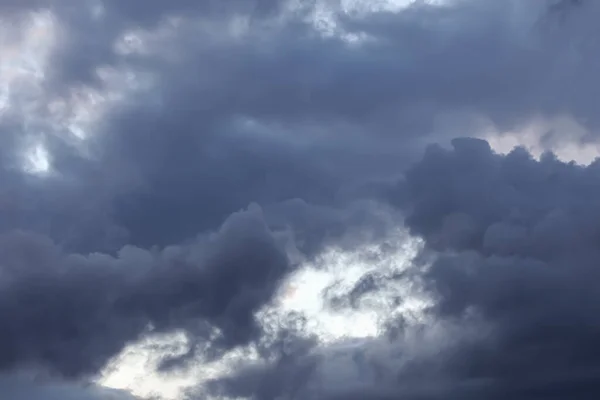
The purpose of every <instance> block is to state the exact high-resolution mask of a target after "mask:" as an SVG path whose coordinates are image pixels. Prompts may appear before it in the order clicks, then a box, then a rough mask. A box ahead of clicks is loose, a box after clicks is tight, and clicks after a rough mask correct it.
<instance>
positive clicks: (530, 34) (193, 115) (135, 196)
mask: <svg viewBox="0 0 600 400" xmlns="http://www.w3.org/2000/svg"><path fill="white" fill-rule="evenodd" d="M66 4H67V3H61V2H59V3H56V4H55V5H54V6H53V7H54V8H53V9H54V11H55V13H56V14H57V18H58V20H59V21H61V23H62V24H63V25H64V26H63V27H62V30H63V32H62V33H61V36H60V38H61V40H60V43H59V49H58V52H57V53H56V54H55V55H56V57H55V60H54V61H55V62H58V63H59V64H61V65H55V66H54V67H53V68H54V70H53V71H54V72H56V73H58V75H52V74H50V75H49V76H52V77H53V78H54V79H53V80H51V81H50V82H48V85H49V86H50V87H56V88H59V87H66V88H69V87H70V86H69V85H71V84H73V82H74V81H73V79H75V80H76V81H77V80H81V79H80V78H81V77H84V76H88V78H89V77H93V76H92V75H93V71H94V69H95V68H96V67H98V66H102V65H105V64H108V65H113V66H115V67H116V68H124V67H131V68H133V69H134V70H137V71H139V72H150V73H152V74H154V76H155V77H156V79H157V84H156V86H155V87H154V88H153V89H152V90H150V91H148V92H145V93H143V94H142V95H140V96H139V97H136V96H134V97H133V98H131V99H129V103H128V104H126V105H123V104H121V105H120V106H119V108H118V109H114V110H112V111H111V112H110V113H108V115H106V116H104V118H103V121H102V123H101V126H100V127H99V128H97V130H98V131H100V132H99V133H98V134H97V135H96V137H95V138H94V139H92V141H91V142H93V144H92V145H91V147H92V149H93V151H92V153H93V154H94V157H93V158H92V159H91V160H86V159H83V158H79V159H78V157H77V156H76V155H74V152H75V153H76V151H74V150H73V149H68V148H67V149H66V150H65V149H54V154H53V155H54V164H55V166H56V168H58V169H59V172H60V173H61V174H65V173H67V174H73V172H72V171H73V170H74V169H75V170H78V171H79V170H81V171H83V172H78V173H77V174H75V175H74V176H72V178H71V181H72V182H73V181H75V182H81V183H82V185H81V187H79V188H75V189H72V191H74V192H77V193H82V194H83V197H79V195H77V196H75V195H73V196H74V197H73V198H75V199H76V200H77V201H74V202H73V203H75V202H79V203H81V202H84V200H81V199H82V198H85V194H88V195H89V196H90V197H91V198H93V200H94V203H95V204H98V206H95V207H94V209H95V210H98V209H102V210H103V211H102V212H97V215H98V217H97V218H96V219H94V222H93V223H88V224H84V225H85V226H86V227H87V226H96V227H97V226H106V227H107V228H105V229H107V230H110V232H109V233H106V234H105V233H103V232H102V229H98V228H94V229H92V228H86V229H89V230H90V231H91V232H90V233H88V234H86V235H84V236H85V237H87V238H88V239H85V240H83V239H78V240H80V243H73V244H72V245H73V247H74V248H77V249H80V250H85V251H87V250H89V249H94V247H93V245H92V244H91V243H93V242H94V241H98V242H100V239H99V238H105V239H102V240H103V241H104V242H105V243H106V244H104V246H105V247H100V249H102V250H104V249H105V248H107V247H110V246H113V249H114V246H115V245H114V243H125V240H127V239H126V238H127V235H126V234H129V239H130V240H131V242H132V243H134V244H140V245H153V244H161V245H164V244H168V243H171V242H177V241H179V240H182V239H183V238H185V237H188V236H189V235H192V234H194V233H195V232H197V231H198V230H203V229H206V228H214V227H216V225H218V223H219V222H220V221H222V220H223V218H225V217H226V216H227V215H228V214H229V213H231V212H232V211H234V210H236V209H239V208H241V207H244V206H245V205H247V204H248V203H249V202H251V201H257V202H260V203H271V202H278V201H281V200H286V199H289V198H296V197H297V198H301V199H303V200H305V201H307V202H308V203H317V204H333V203H335V200H337V199H339V196H338V195H339V193H340V190H341V189H342V188H343V187H345V186H352V185H358V184H360V183H361V182H362V181H364V180H365V179H371V178H373V177H377V178H378V177H383V178H390V176H393V175H395V174H397V173H398V171H400V170H401V168H402V167H403V166H404V165H406V163H407V162H408V160H410V159H411V157H414V155H411V154H413V153H414V154H418V150H417V149H419V148H420V143H421V142H422V140H423V136H426V135H427V134H429V133H431V132H432V131H436V130H438V129H439V124H440V123H443V124H444V125H445V126H444V130H447V131H449V132H453V131H454V130H455V128H465V129H472V128H473V127H472V126H471V125H470V123H468V121H470V118H471V117H472V116H487V117H489V118H491V119H492V120H494V121H495V122H497V123H498V124H500V125H503V126H505V127H513V126H514V125H518V124H520V123H522V122H523V123H524V122H526V121H528V120H529V118H530V117H531V116H532V115H535V114H537V113H542V114H544V113H547V114H549V115H552V114H553V113H554V112H556V111H557V110H560V111H561V112H562V111H564V112H566V113H572V114H573V115H575V116H577V117H582V118H584V117H589V123H590V124H592V125H593V119H594V115H595V112H591V111H592V110H591V109H590V107H591V104H593V101H592V100H593V99H594V98H595V97H596V96H595V94H594V93H592V92H593V90H594V87H595V85H589V84H587V83H586V82H589V81H593V80H594V79H595V73H594V74H591V70H588V69H587V68H589V67H588V66H589V65H591V62H592V61H594V60H595V59H596V56H595V55H596V54H597V52H595V51H594V49H593V46H592V47H591V48H590V47H585V46H580V45H579V41H578V40H579V39H581V38H584V37H585V35H586V32H587V33H589V32H590V31H589V30H588V31H586V29H587V27H589V26H591V25H590V24H591V22H590V21H587V20H584V21H582V22H581V23H578V21H579V20H578V18H579V19H581V18H584V19H585V18H586V17H585V16H584V17H582V16H581V15H580V14H586V15H596V13H597V9H596V8H595V6H593V5H587V4H586V5H585V7H587V9H586V12H585V13H583V12H580V10H579V9H578V8H577V9H576V10H571V11H572V12H571V14H573V15H574V16H569V18H567V21H566V22H565V23H563V24H562V25H559V24H554V25H556V26H558V27H557V28H556V29H555V30H554V31H552V30H550V29H545V28H544V27H543V26H542V25H544V24H538V22H539V21H540V20H542V21H550V20H551V18H549V17H547V15H546V13H545V12H544V10H546V9H545V3H544V2H539V3H531V4H529V3H528V5H523V3H522V2H512V1H508V2H493V1H487V0H486V1H468V2H460V3H454V2H452V3H449V5H448V6H444V7H441V8H440V7H434V6H424V5H421V6H413V7H412V8H409V9H407V10H404V11H402V12H399V13H394V14H393V13H386V12H381V13H376V14H375V15H371V16H365V17H356V16H353V17H351V16H348V15H346V16H342V15H338V17H339V18H338V27H339V28H340V29H342V30H343V29H345V30H346V31H348V32H349V33H361V32H362V33H365V34H367V35H370V36H371V37H372V38H373V39H374V40H373V41H371V42H369V41H367V42H365V43H362V44H354V45H353V44H349V43H347V42H345V41H344V40H342V39H340V38H339V37H335V36H334V37H324V36H322V35H320V34H318V33H317V32H316V31H315V29H314V27H313V26H312V25H310V24H308V23H306V22H300V20H301V18H300V17H305V16H306V15H307V14H306V13H300V14H299V15H296V17H291V16H289V15H288V17H287V18H289V24H281V23H280V24H276V23H274V21H275V17H274V16H275V15H277V13H276V12H275V10H277V9H280V8H281V7H279V6H278V5H277V4H276V3H275V2H273V3H271V2H265V3H261V4H259V6H258V8H257V9H258V10H259V11H261V12H258V16H259V17H257V18H255V19H254V21H253V22H252V23H250V24H249V25H247V26H246V28H244V29H242V30H241V32H242V33H241V34H237V36H236V35H234V34H233V33H232V31H231V30H230V27H231V26H232V24H231V21H232V16H235V15H248V13H249V12H250V9H253V6H252V5H246V3H244V4H242V2H233V3H230V2H227V3H226V4H225V3H223V4H221V3H210V4H209V3H207V2H199V3H194V4H195V5H194V7H195V8H194V10H193V11H192V10H190V9H189V7H192V3H191V2H187V1H182V2H173V3H172V4H171V3H164V2H160V3H159V2H151V3H148V4H146V3H144V4H145V6H144V7H142V9H141V10H139V12H136V13H134V12H133V11H132V10H133V9H134V8H133V7H134V6H135V5H136V4H138V3H137V2H127V3H125V2H105V3H104V6H105V11H104V14H101V13H100V14H94V13H93V12H92V11H91V10H92V8H91V6H92V4H91V3H90V4H87V3H86V4H85V5H84V4H83V3H81V4H79V5H77V6H76V5H73V4H71V5H70V6H69V7H67V6H66ZM139 4H141V3H139ZM330 5H331V7H333V9H334V10H336V8H335V4H334V3H330ZM306 7H307V8H308V9H310V7H311V6H310V5H307V6H306ZM581 8H583V6H582V7H581ZM262 11H273V13H275V14H273V13H271V12H262ZM171 13H173V14H182V15H185V16H186V17H189V21H191V22H189V23H183V24H182V26H180V27H179V28H177V29H174V31H173V34H174V37H173V38H172V39H168V40H167V39H165V40H166V41H165V42H164V43H155V44H154V45H152V44H151V45H150V48H151V50H153V51H155V52H156V54H154V55H151V56H143V55H135V54H133V55H132V54H130V55H119V54H116V53H115V52H114V41H115V40H116V39H117V38H118V37H119V36H121V35H122V34H123V33H124V32H125V31H126V30H127V29H129V28H137V27H139V26H143V27H147V28H152V26H151V25H152V24H150V25H148V24H144V21H146V22H148V21H158V20H160V19H161V18H160V17H159V16H163V17H164V16H167V15H169V14H171ZM136 18H137V19H136ZM132 20H135V24H134V23H133V22H131V21H132ZM124 21H129V22H127V23H126V22H124ZM215 21H219V22H215ZM545 25H551V26H553V27H554V25H552V24H550V23H548V24H545ZM545 25H544V26H545ZM584 27H585V28H586V29H584ZM590 29H591V28H590ZM565 32H566V33H565ZM563 34H564V35H563ZM561 35H563V36H564V37H566V38H562V40H554V39H556V38H561ZM73 41H75V42H73ZM571 42H573V43H575V47H569V48H574V49H576V51H577V56H578V57H579V58H572V59H569V60H570V61H569V62H568V63H567V62H566V61H561V60H565V59H566V58H565V57H563V56H565V54H567V53H566V52H567V47H568V46H567V45H568V44H569V43H571ZM152 46H154V47H152ZM167 50H168V51H167ZM569 54H570V53H569ZM573 57H575V56H573ZM90 73H92V75H89V74H90ZM557 74H559V75H560V74H562V75H560V79H558V78H556V77H557V76H558V75H557ZM86 79H87V78H84V81H85V80H86ZM570 83H572V85H571V86H570V90H571V92H572V93H573V94H572V95H571V96H563V95H562V94H563V93H564V92H563V91H562V90H563V89H561V88H563V87H564V86H569V85H570ZM96 84H97V85H99V87H102V83H101V82H98V81H97V82H96ZM65 85H66V86H65ZM557 85H558V86H557ZM580 89H581V90H580ZM584 89H585V90H584ZM57 90H58V89H57ZM60 90H62V89H60ZM60 90H58V92H60ZM557 102H559V103H560V104H559V103H557ZM550 103H552V104H550ZM588 111H589V112H588ZM454 112H460V113H466V114H467V115H468V116H469V117H468V118H466V119H465V121H462V120H461V119H460V118H459V119H457V121H458V122H456V123H452V124H446V123H445V122H443V121H445V120H443V117H444V116H447V115H448V114H452V113H454ZM440 118H442V119H440ZM440 121H442V122H440ZM446 125H456V126H446ZM592 125H590V126H592ZM444 135H446V134H444ZM74 160H75V161H76V162H75V163H74ZM85 171H91V172H89V173H87V172H85ZM128 179H131V180H128ZM92 181H93V182H102V183H101V184H100V185H98V188H96V189H94V188H90V187H89V186H90V185H86V184H85V183H86V182H92ZM115 181H119V184H118V185H115V184H114V182H115ZM115 186H116V187H115ZM60 187H61V186H60V185H59V186H58V188H60ZM57 196H58V197H60V196H61V195H60V194H59V195H57ZM69 198H72V197H69ZM98 198H101V199H106V200H103V201H101V202H100V201H98V200H97V199H98ZM85 201H90V202H91V200H85ZM99 203H102V205H100V204H99ZM56 214H61V213H58V212H56ZM158 214H160V215H169V217H168V218H161V220H160V221H154V219H155V218H160V217H157V215H158ZM80 216H81V214H78V217H77V218H75V219H74V220H76V221H81V220H82V218H81V217H80ZM102 218H104V219H105V220H108V222H101V221H102ZM72 224H73V223H67V224H62V226H63V227H65V226H70V225H72ZM56 225H59V224H58V223H54V224H53V226H56ZM150 225H152V227H150ZM62 229H64V228H62ZM80 229H83V227H77V228H76V229H75V230H80ZM59 231H60V229H59ZM114 232H116V233H114ZM44 233H46V232H44ZM59 233H60V234H62V235H63V236H68V237H69V239H64V240H67V241H69V240H70V241H71V242H73V241H74V239H72V238H73V237H76V236H77V235H68V234H66V233H61V232H59ZM59 233H57V234H55V235H56V237H57V240H58V236H59ZM113 236H116V237H117V239H114V238H113ZM64 240H63V238H60V240H58V241H60V242H63V241H64Z"/></svg>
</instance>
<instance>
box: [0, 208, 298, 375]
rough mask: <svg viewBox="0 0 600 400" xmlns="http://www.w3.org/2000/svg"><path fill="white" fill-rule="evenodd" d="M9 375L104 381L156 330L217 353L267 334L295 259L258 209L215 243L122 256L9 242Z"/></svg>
mask: <svg viewBox="0 0 600 400" xmlns="http://www.w3.org/2000/svg"><path fill="white" fill-rule="evenodd" d="M0 259H1V260H2V265H1V269H0V271H1V273H2V276H1V280H0V285H1V291H0V321H1V324H0V326H1V328H0V366H1V367H2V368H3V369H5V370H6V369H11V368H14V367H17V366H29V365H34V366H36V365H39V366H42V367H45V368H49V369H50V370H53V371H55V372H58V373H61V374H64V375H68V376H79V375H85V374H89V373H95V372H98V370H99V369H100V368H102V367H103V366H104V364H105V363H106V362H107V361H108V359H109V358H110V357H111V356H114V355H116V353H118V352H119V351H120V350H121V349H122V348H123V347H124V346H125V345H126V344H127V343H129V342H130V341H132V340H135V339H137V338H139V337H140V336H141V335H142V334H144V333H145V332H147V330H148V329H151V330H152V331H156V332H169V331H172V330H175V329H179V330H184V331H185V332H187V333H188V334H189V335H191V337H192V338H194V339H195V340H201V339H202V338H204V339H208V338H209V337H210V336H211V335H212V334H213V327H214V328H217V329H219V330H220V335H219V337H220V338H217V339H216V341H214V342H213V343H212V344H213V346H215V348H216V349H218V348H220V347H225V348H229V347H232V346H235V345H238V344H243V343H247V342H248V341H250V340H252V339H255V338H257V337H258V335H259V333H260V332H259V331H260V328H259V327H258V325H257V324H256V321H255V320H254V312H256V311H257V309H258V308H259V307H261V306H262V305H263V304H265V303H266V302H267V301H269V299H270V297H271V294H272V293H273V292H274V290H275V288H276V286H277V283H278V281H279V280H280V279H281V277H282V276H283V275H284V274H285V273H286V272H287V271H288V262H287V257H286V256H285V253H283V252H282V250H281V249H280V247H279V245H278V244H277V240H276V238H275V237H274V236H273V235H272V234H271V232H270V231H269V230H268V228H267V227H266V225H265V224H264V222H263V217H262V213H261V210H260V209H259V208H258V207H256V206H253V207H251V208H250V209H249V210H247V211H242V212H239V213H236V214H234V215H232V216H231V217H229V218H228V219H227V221H225V223H224V224H223V226H222V227H221V229H220V230H219V231H218V232H217V233H215V234H213V235H210V236H208V237H200V238H198V239H196V240H194V241H191V242H190V243H188V244H184V245H180V246H171V247H168V248H165V249H164V250H162V251H158V250H144V249H140V248H135V247H125V248H123V249H122V250H121V251H120V252H119V254H118V256H117V257H111V256H108V255H103V254H91V255H89V256H82V255H76V254H71V255H69V254H63V253H62V252H61V250H60V249H59V248H57V247H56V246H54V245H53V244H52V243H51V242H50V241H49V240H48V239H46V238H43V237H39V236H35V235H30V234H25V233H13V234H7V235H4V236H3V237H2V240H1V242H0Z"/></svg>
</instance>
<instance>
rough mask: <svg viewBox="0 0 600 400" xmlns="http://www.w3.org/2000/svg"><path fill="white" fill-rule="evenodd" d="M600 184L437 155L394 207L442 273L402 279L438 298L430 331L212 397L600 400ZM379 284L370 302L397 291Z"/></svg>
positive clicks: (270, 374) (235, 384)
mask: <svg viewBox="0 0 600 400" xmlns="http://www.w3.org/2000/svg"><path fill="white" fill-rule="evenodd" d="M598 182H600V161H596V162H595V163H592V164H591V165H589V166H581V165H577V164H574V163H564V162H562V161H559V160H557V159H556V157H554V156H553V155H552V154H546V155H544V156H542V158H541V160H539V161H537V160H535V159H533V158H532V157H531V155H530V154H528V153H527V152H526V151H525V150H523V149H521V148H517V149H515V150H514V151H512V152H511V153H510V154H508V155H499V154H496V153H494V152H493V151H492V150H491V149H490V147H489V145H488V143H487V142H485V141H482V140H479V139H457V140H454V141H453V143H452V148H450V149H447V148H444V147H441V146H439V145H434V146H431V147H429V148H428V149H427V151H426V152H425V155H424V156H423V159H422V160H421V161H419V162H418V163H416V164H415V165H414V166H413V167H412V168H411V169H409V171H408V172H407V173H406V176H405V179H404V180H403V181H402V182H401V183H400V184H399V186H401V187H402V190H401V191H398V193H401V195H398V196H397V197H394V198H393V202H394V204H396V205H397V206H399V207H400V208H401V209H402V210H404V212H405V213H406V225H407V227H408V228H409V229H410V230H411V232H412V233H413V234H414V235H416V236H419V237H422V238H423V239H424V240H425V250H424V251H425V252H426V254H425V256H426V258H425V259H428V260H432V261H433V262H432V264H431V265H429V266H422V264H420V263H418V262H416V263H415V266H414V269H415V270H414V271H412V270H411V271H407V272H408V273H407V275H406V276H404V277H399V279H405V280H406V282H407V284H409V283H411V282H415V281H414V279H415V277H418V280H419V285H422V290H425V292H426V293H430V294H431V296H432V301H433V303H432V305H431V307H430V308H429V310H428V312H427V314H426V315H425V316H424V317H423V318H424V319H423V320H422V321H421V322H420V323H418V324H416V325H410V324H408V325H404V326H402V324H400V326H399V330H398V331H397V332H396V334H395V335H392V336H390V337H389V338H385V337H384V336H383V335H382V336H381V337H380V338H370V339H365V340H362V341H358V342H356V343H354V344H351V345H348V346H346V347H344V346H343V344H342V343H341V342H340V343H337V344H333V345H322V346H320V347H319V346H317V347H314V348H311V349H310V350H309V351H308V352H304V353H299V354H292V355H287V354H284V355H282V356H281V357H280V358H279V359H278V361H276V362H275V363H266V365H265V364H258V366H257V365H251V366H250V367H248V368H247V369H239V370H237V371H235V372H234V373H232V374H231V375H230V376H228V377H224V378H222V379H217V380H215V381H213V382H211V384H210V385H207V386H205V387H204V390H209V391H211V390H212V391H214V393H219V394H227V395H230V396H233V397H235V396H242V397H243V396H249V397H250V398H252V399H269V398H273V397H276V396H279V395H289V396H290V397H291V398H298V399H305V398H327V399H342V398H343V399H349V398H350V399H352V398H356V399H359V398H361V399H394V398H400V397H401V398H405V399H415V400H416V399H420V400H423V399H426V400H429V399H431V400H434V399H435V400H437V399H474V400H475V399H477V400H481V399H503V398H512V399H519V400H520V399H523V400H531V399H540V400H541V399H564V398H572V399H582V400H587V399H593V398H596V397H597V396H598V393H599V391H600V386H599V385H598V377H599V374H600V368H599V367H600V348H599V347H598V343H597V337H598V334H600V319H599V318H598V315H599V312H600V309H599V306H598V304H600V298H599V297H598V291H597V287H596V282H597V280H598V279H599V278H600V276H599V273H598V268H597V266H598V264H599V262H600V250H599V248H598V240H599V239H600V225H599V224H598V221H599V220H600V218H599V213H600V207H599V206H598V204H600V184H599V183H598ZM415 274H416V275H415ZM411 275H412V276H411ZM367 279H368V277H367ZM372 283H373V282H372ZM374 283H375V285H374V286H373V285H371V286H370V287H368V288H367V289H368V290H369V291H373V290H375V291H376V290H378V285H383V284H384V283H385V282H377V281H374ZM356 289H357V288H356V287H355V288H354V289H353V290H356ZM359 289H360V290H362V289H365V288H359ZM350 295H352V292H350ZM381 295H383V296H385V294H384V292H381ZM421 324H422V325H421ZM436 332H438V333H436ZM415 335H416V336H415ZM411 337H412V339H411ZM415 337H416V338H417V339H416V340H415V339H414V338H415ZM339 382H344V384H343V385H341V384H339ZM190 398H201V397H194V396H191V397H190Z"/></svg>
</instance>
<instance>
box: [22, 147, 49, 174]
mask: <svg viewBox="0 0 600 400" xmlns="http://www.w3.org/2000/svg"><path fill="white" fill-rule="evenodd" d="M24 164H25V166H24V168H25V171H27V172H29V173H32V174H37V175H40V174H45V173H47V172H49V169H50V155H49V154H48V150H47V149H46V147H45V146H44V144H43V143H42V142H38V143H36V144H35V145H33V146H31V147H30V148H29V149H28V151H27V153H26V155H25V162H24Z"/></svg>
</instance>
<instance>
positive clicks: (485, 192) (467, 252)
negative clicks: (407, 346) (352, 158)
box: [403, 139, 600, 399]
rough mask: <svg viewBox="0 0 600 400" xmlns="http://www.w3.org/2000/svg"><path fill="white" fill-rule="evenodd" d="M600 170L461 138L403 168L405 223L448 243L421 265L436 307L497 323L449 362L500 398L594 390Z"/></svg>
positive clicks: (587, 394)
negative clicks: (501, 151) (426, 265)
mask: <svg viewBox="0 0 600 400" xmlns="http://www.w3.org/2000/svg"><path fill="white" fill-rule="evenodd" d="M598 171H600V170H599V169H598V162H594V163H592V164H591V165H589V166H579V165H576V164H573V163H563V162H561V161H558V160H557V159H556V158H555V157H554V156H553V155H552V154H546V155H544V156H543V157H542V159H541V160H540V161H536V160H534V159H533V158H532V157H531V156H530V155H529V154H528V153H527V152H526V151H525V150H523V149H515V150H514V151H512V152H511V153H510V154H508V155H506V156H501V155H498V154H495V153H493V152H492V150H491V149H490V148H489V146H488V144H487V143H486V142H484V141H480V140H475V139H460V140H455V141H454V142H453V148H452V149H449V150H447V149H443V148H441V147H439V146H432V147H430V148H429V149H428V151H427V152H426V154H425V156H424V157H423V160H422V161H420V162H419V163H418V164H416V165H415V166H414V167H413V168H412V169H411V170H409V172H407V174H406V181H405V183H404V184H403V185H405V186H406V191H405V192H404V193H405V197H404V199H403V200H404V203H403V207H405V209H406V210H409V211H408V216H407V218H406V224H407V226H408V227H409V228H410V229H411V230H412V231H413V233H414V234H417V235H419V236H422V237H423V238H425V240H426V243H427V245H428V246H429V248H430V249H435V250H438V251H442V252H443V253H441V254H440V255H439V256H438V257H437V260H435V261H434V263H433V265H432V266H431V267H430V269H428V270H427V271H426V272H425V274H426V279H427V282H428V283H429V285H430V287H431V289H432V290H433V292H434V293H435V294H436V299H437V302H436V305H435V307H434V309H433V310H432V311H433V312H434V313H435V315H437V316H438V317H440V318H450V319H460V320H465V321H466V323H468V319H469V318H475V319H482V320H483V321H485V322H486V323H487V324H489V325H490V326H491V327H492V334H491V335H490V337H488V338H485V340H483V342H482V343H479V344H478V345H477V346H471V347H466V348H462V349H459V350H458V351H457V354H456V359H455V360H454V361H453V362H452V363H451V366H452V367H453V368H454V370H455V371H456V373H458V374H459V376H460V377H463V378H467V377H468V378H478V379H487V380H489V381H490V386H489V389H488V390H490V391H491V393H493V396H502V395H507V396H511V397H512V398H528V399H529V398H563V397H564V396H569V397H571V398H578V399H579V398H582V399H585V398H591V397H592V396H593V393H597V390H598V387H597V384H596V383H595V382H596V381H597V374H598V369H597V366H598V360H599V359H598V355H599V354H600V353H599V352H598V349H597V346H596V344H595V340H594V339H593V338H594V337H595V336H596V335H597V334H598V327H600V325H599V321H598V318H597V317H596V315H597V310H596V308H597V307H596V304H597V303H598V301H597V299H596V297H597V296H596V290H595V288H594V283H593V282H594V281H595V278H594V277H595V276H597V268H596V266H597V264H598V260H599V259H598V257H599V256H600V253H599V252H598V249H597V245H596V241H597V236H598V225H597V223H596V220H597V218H596V215H597V214H598V206H597V204H598V196H599V195H600V190H599V187H598V184H597V183H596V182H597V181H598ZM448 253H449V254H448ZM567 393H569V394H568V395H567ZM490 396H492V395H490ZM493 396H492V397H491V398H496V397H493Z"/></svg>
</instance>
